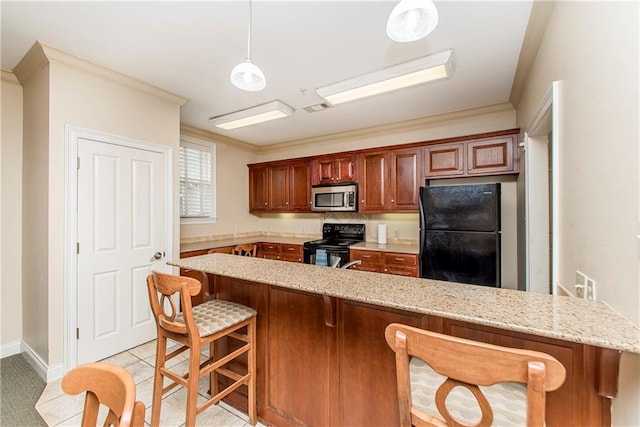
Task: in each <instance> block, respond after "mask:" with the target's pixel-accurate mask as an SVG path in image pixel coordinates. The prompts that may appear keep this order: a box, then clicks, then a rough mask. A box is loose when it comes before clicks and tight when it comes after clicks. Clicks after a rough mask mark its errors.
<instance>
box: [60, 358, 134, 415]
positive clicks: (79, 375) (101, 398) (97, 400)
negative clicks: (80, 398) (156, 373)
mask: <svg viewBox="0 0 640 427" xmlns="http://www.w3.org/2000/svg"><path fill="white" fill-rule="evenodd" d="M62 390H63V391H64V392H65V393H67V394H71V395H75V394H78V393H82V392H85V391H86V392H87V393H86V396H85V401H84V411H83V413H82V424H81V425H82V427H89V426H90V427H95V426H96V425H97V423H98V411H99V409H100V405H101V404H102V405H104V406H106V407H107V408H109V412H108V413H107V417H106V418H105V421H104V424H103V426H105V427H106V426H115V427H118V426H119V427H129V426H131V427H144V403H142V402H136V383H135V382H134V380H133V377H132V376H131V374H130V373H129V372H128V371H127V370H126V369H124V368H121V367H120V366H116V365H112V364H110V363H104V362H102V363H89V364H86V365H80V366H78V367H76V368H74V369H72V370H71V371H69V372H67V374H66V375H65V376H64V378H62Z"/></svg>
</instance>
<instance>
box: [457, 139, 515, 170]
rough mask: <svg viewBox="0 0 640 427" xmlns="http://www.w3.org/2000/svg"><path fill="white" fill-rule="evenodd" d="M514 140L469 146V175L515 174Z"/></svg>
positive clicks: (480, 142)
mask: <svg viewBox="0 0 640 427" xmlns="http://www.w3.org/2000/svg"><path fill="white" fill-rule="evenodd" d="M513 145H514V144H513V141H512V138H499V139H494V140H489V141H477V142H469V143H468V144H467V173H468V174H469V175H490V174H493V173H504V172H513V170H514V159H513Z"/></svg>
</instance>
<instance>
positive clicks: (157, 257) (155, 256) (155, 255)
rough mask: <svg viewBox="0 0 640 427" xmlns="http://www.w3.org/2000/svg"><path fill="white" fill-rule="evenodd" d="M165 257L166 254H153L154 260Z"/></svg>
mask: <svg viewBox="0 0 640 427" xmlns="http://www.w3.org/2000/svg"><path fill="white" fill-rule="evenodd" d="M163 256H164V252H156V253H155V254H153V259H156V260H157V259H160V258H162V257H163Z"/></svg>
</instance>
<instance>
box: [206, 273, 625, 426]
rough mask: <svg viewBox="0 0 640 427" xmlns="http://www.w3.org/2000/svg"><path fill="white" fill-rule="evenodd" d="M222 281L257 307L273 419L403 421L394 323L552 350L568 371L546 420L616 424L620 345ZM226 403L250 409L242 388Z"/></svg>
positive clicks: (264, 409)
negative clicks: (390, 336) (388, 337)
mask: <svg viewBox="0 0 640 427" xmlns="http://www.w3.org/2000/svg"><path fill="white" fill-rule="evenodd" d="M216 286H217V291H218V295H219V297H220V298H223V299H228V300H231V301H236V302H239V303H242V304H245V305H248V306H250V307H253V308H254V309H256V310H257V312H258V318H257V322H258V328H257V362H258V364H257V372H258V378H257V388H258V389H257V397H258V416H259V418H260V419H261V421H262V422H263V423H265V424H267V425H275V426H279V427H288V426H292V427H293V426H319V427H320V426H332V427H333V426H335V427H340V426H373V427H376V426H380V427H386V426H397V425H399V424H398V415H397V413H398V409H397V398H396V385H395V384H396V383H395V360H394V353H393V352H392V351H391V349H389V347H388V346H387V344H386V341H385V339H384V329H385V328H386V326H387V325H388V324H390V323H394V322H398V323H404V324H408V325H413V326H417V327H420V328H424V329H429V330H433V331H436V332H441V333H446V334H450V335H454V336H459V337H464V338H471V339H474V340H478V341H484V342H489V343H494V344H499V345H505V346H511V347H516V348H525V349H532V350H538V351H544V352H546V353H549V354H551V355H553V356H554V357H556V358H557V359H558V360H559V361H560V362H561V363H562V364H563V365H564V366H565V368H566V370H567V379H566V381H565V383H564V385H563V386H562V387H561V388H560V389H559V390H557V391H555V392H552V393H549V394H548V395H547V417H546V425H547V426H601V425H610V424H611V420H610V399H608V398H607V397H605V396H615V394H616V392H617V390H616V384H617V366H618V363H619V353H618V352H617V351H614V350H606V349H602V348H597V347H591V346H587V345H582V344H576V343H569V342H565V341H561V340H555V339H550V338H544V337H539V336H536V335H531V334H524V333H518V332H512V331H507V330H502V329H496V328H490V327H484V326H478V325H473V324H469V323H465V322H461V321H454V320H449V319H444V318H440V317H435V316H427V315H423V314H419V313H412V312H406V311H401V310H391V309H387V308H382V307H378V306H374V305H369V304H362V303H357V302H352V301H348V300H342V299H336V298H332V297H323V296H321V295H317V294H313V293H306V292H299V291H293V290H289V289H284V288H279V287H274V286H270V285H264V284H259V283H252V282H248V281H244V280H238V279H230V278H227V277H223V276H217V277H216ZM223 349H224V346H221V352H222V354H224V350H223ZM226 401H227V402H228V403H230V404H231V405H234V406H236V407H238V408H240V409H241V410H244V411H246V390H243V389H241V390H240V391H239V392H234V393H232V394H231V395H230V396H229V397H227V398H226Z"/></svg>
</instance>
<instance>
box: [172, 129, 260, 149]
mask: <svg viewBox="0 0 640 427" xmlns="http://www.w3.org/2000/svg"><path fill="white" fill-rule="evenodd" d="M180 134H181V135H187V136H191V137H194V138H200V139H206V140H209V141H214V142H222V143H224V144H227V145H231V146H234V147H238V148H241V149H243V150H247V151H253V152H255V151H257V146H255V145H253V144H249V143H248V142H244V141H240V140H239V139H234V138H230V137H228V136H224V135H220V134H217V133H215V132H211V131H209V130H206V129H200V128H197V127H195V126H191V125H188V124H185V123H180Z"/></svg>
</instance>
